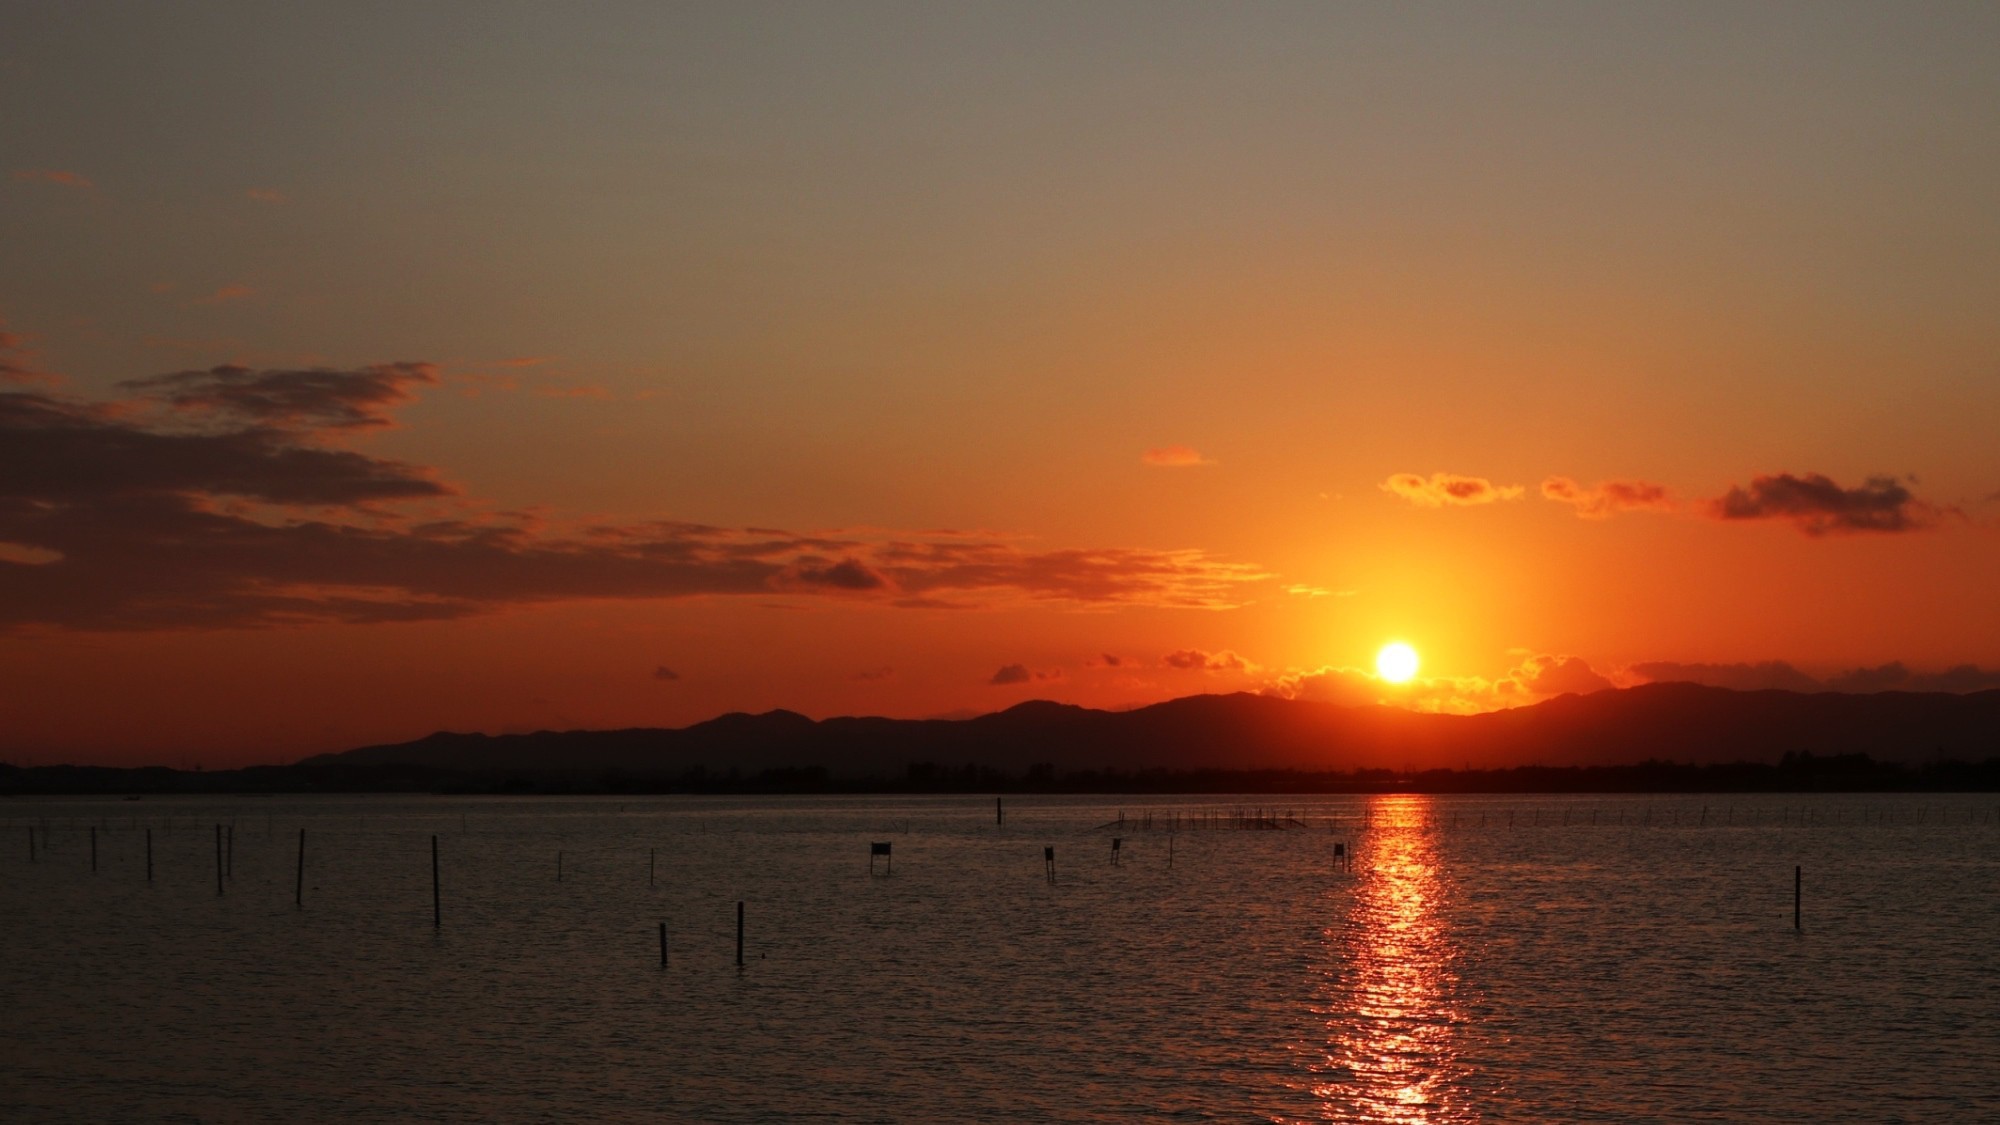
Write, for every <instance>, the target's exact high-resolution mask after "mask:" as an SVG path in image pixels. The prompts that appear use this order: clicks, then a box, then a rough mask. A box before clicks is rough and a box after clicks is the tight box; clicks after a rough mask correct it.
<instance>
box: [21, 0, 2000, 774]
mask: <svg viewBox="0 0 2000 1125" xmlns="http://www.w3.org/2000/svg"><path fill="white" fill-rule="evenodd" d="M1996 56H2000V8H1996V7H1994V6H1993V5H1990V4H1853V3H1834V2H1819V3H1810V4H1796V5H1793V4H1778V3H1771V4H1757V5H1738V4H1721V3H1714V4H1710V3H1694V4H1675V5H1665V4H1662V5H1600V4H1586V3H1578V4H1543V3H1521V4H1511V5H1495V4H1483V3H1482V4H1410V5H1344V4H1324V3H1310V4H1306V3H1301V4H1283V3H1266V4H1248V3H1246V4H1232V5H1208V4H1168V3H1145V4H1121V3H1087V4H1070V3H1065V4H1037V3H1010V4H991V5H984V4H967V5H937V4H873V3H848V4H837V5H836V4H759V3H745V2H730V3H718V4H703V5H687V4H672V5H670V4H660V3H633V4H616V3H577V4H562V5H550V4H503V3H480V4H451V3H437V4H423V5H409V4H368V3H339V4H299V5H278V6H273V5H264V4H248V3H188V4H176V5H170V6H168V5H151V4H139V3H118V4H112V3H75V4H10V5H6V6H4V7H0V760H9V761H14V762H17V763H47V762H60V761H87V762H100V763H107V764H139V763H160V764H168V765H176V766H190V765H197V764H200V765H205V766H206V767H208V768H216V767H219V766H230V765H239V764H244V763H251V762H277V761H290V760H294V759H296V758H298V757H301V756H304V755H307V754H310V753H316V752H320V751H326V750H338V749H344V748H348V747H352V746H357V745H364V744H370V743H380V742H390V741H400V740H403V739H408V738H414V737H419V736H421V735H424V734H426V733H429V732H431V731H433V730H438V729H451V730H482V731H488V732H495V733H498V732H505V731H524V730H535V729H544V728H555V729H570V728H609V727H631V726H679V725H684V724H687V723H690V722H695V721H699V720H702V719H705V718H709V717H712V716H714V715H717V714H720V713H723V712H728V711H736V710H747V711H763V710H768V709H771V708H779V707H783V708H788V709H792V710H796V711H800V712H804V713H806V714H809V715H813V716H815V717H825V716H830V715H841V714H876V715H895V716H933V715H966V714H976V713H982V712H987V711H993V710H998V709H1001V708H1004V707H1007V706H1010V705H1012V704H1015V703H1018V702H1021V701H1023V700H1026V699H1031V698H1041V699H1056V700H1061V701H1065V702H1070V703H1077V704H1082V705H1086V706H1092V707H1106V708H1119V707H1130V706H1136V705H1142V704H1146V703H1151V702H1156V701H1159V700H1164V699H1168V698H1173V697H1176V696H1182V695H1189V694H1194V693H1197V692H1214V691H1263V692H1273V693H1278V694H1284V695H1290V696H1296V697H1302V698H1317V699H1329V700H1333V701H1336V702H1347V703H1372V702H1387V703H1390V704H1393V705H1399V706H1409V707H1418V708H1424V709H1435V710H1448V711H1477V710H1485V709H1490V708H1494V707H1502V706H1517V705H1521V704H1524V703H1532V702H1535V701H1537V700H1540V699H1545V698H1548V697H1550V696H1553V695H1555V694H1559V693H1560V692H1563V691H1591V690H1601V689H1604V688H1608V687H1614V686H1630V685H1633V684H1638V683H1644V682H1648V681H1653V680H1671V679H1694V680H1697V681H1700V682H1708V683H1715V684H1719V685H1722V686H1732V687H1751V688H1754V687H1783V688H1790V689H1793V690H1880V689H1903V690H1958V691H1964V690H1978V689H1984V688H1991V687H1996V686H2000V593H1996V585H1995V584H1996V578H1995V576H1996V575H2000V440H1996V436H1995V435H1996V434H2000V319H1996V318H1995V316H1994V310H1995V309H1996V308H2000V68H1996V67H1994V66H1993V65H1992V64H1991V60H1992V59H1993V58H1995V57H1996ZM1392 640H1400V641H1403V642H1406V643H1408V644H1410V645H1412V646H1413V647H1414V648H1415V649H1416V650H1417V651H1418V652H1419V653H1420V654H1421V658H1422V667H1421V670H1420V673H1419V676H1418V678H1417V679H1416V680H1414V681H1412V682H1411V683H1408V684H1404V685H1394V684H1389V683H1386V682H1384V681H1383V680H1381V679H1380V678H1378V677H1377V676H1375V674H1374V672H1373V667H1374V657H1375V654H1376V652H1377V651H1378V650H1379V649H1380V648H1381V647H1382V646H1383V645H1384V644H1385V643H1387V642H1389V641H1392Z"/></svg>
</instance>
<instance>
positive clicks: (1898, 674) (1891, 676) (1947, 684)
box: [1825, 660, 2000, 694]
mask: <svg viewBox="0 0 2000 1125" xmlns="http://www.w3.org/2000/svg"><path fill="white" fill-rule="evenodd" d="M1995 688H2000V670H1994V671H1990V672H1989V671H1986V670H1985V669H1982V668H1980V667H1979V666H1978V665H1975V664H1959V665H1955V666H1953V667H1951V668H1947V669H1945V670H1944V671H1942V672H1914V671H1911V670H1910V667H1909V666H1908V665H1906V664H1904V663H1903V662H1902V661H1900V660H1892V661H1890V662H1889V663H1887V664H1883V665H1880V666H1878V667H1874V668H1854V669H1850V670H1848V671H1846V672H1842V673H1840V674H1839V675H1837V676H1829V677H1827V679H1826V684H1825V690H1827V691H1846V692H1871V691H1947V692H1954V693H1958V694H1964V693H1966V692H1974V691H1992V690H1994V689H1995Z"/></svg>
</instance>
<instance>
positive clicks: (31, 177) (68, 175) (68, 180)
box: [14, 168, 97, 191]
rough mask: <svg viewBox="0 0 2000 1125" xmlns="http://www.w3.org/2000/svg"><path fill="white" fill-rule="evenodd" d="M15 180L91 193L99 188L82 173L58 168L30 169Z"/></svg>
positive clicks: (16, 176) (15, 176)
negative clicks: (93, 189)
mask: <svg viewBox="0 0 2000 1125" xmlns="http://www.w3.org/2000/svg"><path fill="white" fill-rule="evenodd" d="M14 178H15V179H17V180H23V181H29V182H36V183H44V184H56V185H57V186H59V187H66V188H75V189H77V190H79V191H89V190H90V189H92V188H94V187H96V186H97V185H96V184H93V183H91V182H90V179H89V177H87V176H85V175H83V174H82V173H80V172H65V171H61V170H59V169H56V168H28V169H24V170H23V171H19V172H16V173H14Z"/></svg>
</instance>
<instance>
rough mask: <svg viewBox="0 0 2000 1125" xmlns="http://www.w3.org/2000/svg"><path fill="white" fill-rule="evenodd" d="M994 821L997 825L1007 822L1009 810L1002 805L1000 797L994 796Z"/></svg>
mask: <svg viewBox="0 0 2000 1125" xmlns="http://www.w3.org/2000/svg"><path fill="white" fill-rule="evenodd" d="M993 823H994V825H995V826H996V827H997V826H999V825H1002V824H1005V823H1007V810H1006V809H1004V808H1002V807H1001V805H1000V798H998V797H995V798H993Z"/></svg>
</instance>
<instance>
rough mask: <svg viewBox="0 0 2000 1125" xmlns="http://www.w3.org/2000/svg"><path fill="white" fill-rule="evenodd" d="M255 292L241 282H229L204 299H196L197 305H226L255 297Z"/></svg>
mask: <svg viewBox="0 0 2000 1125" xmlns="http://www.w3.org/2000/svg"><path fill="white" fill-rule="evenodd" d="M256 293H257V291H256V290H255V289H252V288H250V287H249V286H248V285H244V284H243V283H241V282H231V283H230V284H228V285H225V286H223V287H222V288H220V289H217V290H216V291H215V292H213V293H210V294H209V295H208V296H206V297H196V298H195V299H194V303H195V304H197V305H226V304H228V303H230V302H231V301H241V300H245V299H247V298H249V297H253V296H255V295H256Z"/></svg>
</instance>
